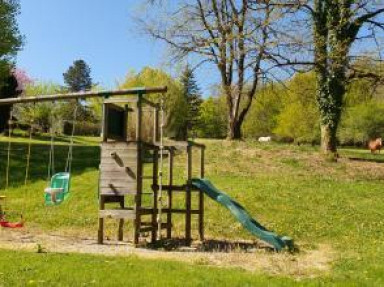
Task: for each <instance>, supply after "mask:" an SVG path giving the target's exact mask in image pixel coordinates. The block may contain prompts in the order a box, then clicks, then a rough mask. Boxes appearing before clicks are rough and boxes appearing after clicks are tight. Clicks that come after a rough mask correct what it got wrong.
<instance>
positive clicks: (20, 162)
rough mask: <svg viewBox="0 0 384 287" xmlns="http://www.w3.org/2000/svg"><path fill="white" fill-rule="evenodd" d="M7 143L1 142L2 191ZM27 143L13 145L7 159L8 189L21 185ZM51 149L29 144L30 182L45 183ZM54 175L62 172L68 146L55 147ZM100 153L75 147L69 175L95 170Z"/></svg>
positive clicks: (90, 148) (82, 147)
mask: <svg viewBox="0 0 384 287" xmlns="http://www.w3.org/2000/svg"><path fill="white" fill-rule="evenodd" d="M7 147H8V143H5V142H0V189H1V188H4V187H5V180H6V167H7ZM27 153H28V144H27V143H12V147H11V155H10V167H9V168H10V178H9V183H10V186H14V187H17V186H19V185H22V184H24V178H25V169H26V165H27ZM49 154H50V146H49V144H36V143H34V144H32V145H31V159H30V172H29V181H30V182H35V181H37V180H46V179H47V176H48V164H49ZM54 156H55V164H54V167H55V172H63V171H65V166H66V161H67V156H68V146H67V145H58V146H55V149H54ZM99 163H100V150H99V147H98V146H89V145H88V146H74V147H73V161H72V172H71V173H72V174H74V175H76V174H81V173H83V172H84V171H85V170H87V169H98V167H99Z"/></svg>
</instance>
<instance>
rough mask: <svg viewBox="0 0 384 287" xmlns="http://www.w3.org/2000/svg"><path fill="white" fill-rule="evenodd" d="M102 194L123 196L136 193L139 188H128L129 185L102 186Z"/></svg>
mask: <svg viewBox="0 0 384 287" xmlns="http://www.w3.org/2000/svg"><path fill="white" fill-rule="evenodd" d="M100 194H101V195H104V196H105V195H107V196H108V195H112V196H123V195H136V194H137V190H136V186H135V187H132V188H131V189H127V187H121V188H118V187H100Z"/></svg>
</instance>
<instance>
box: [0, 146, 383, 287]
mask: <svg viewBox="0 0 384 287" xmlns="http://www.w3.org/2000/svg"><path fill="white" fill-rule="evenodd" d="M78 140H79V142H78V146H76V148H75V149H74V153H75V156H74V158H75V160H74V170H73V174H74V178H73V182H72V195H71V197H70V198H69V199H68V201H66V202H64V203H63V204H62V205H61V206H59V207H53V208H46V207H44V204H43V190H44V187H45V185H46V174H47V163H48V152H49V146H48V143H47V142H46V141H45V139H42V140H37V141H34V143H33V148H32V162H31V164H32V170H31V177H30V182H29V184H28V186H27V188H24V187H23V175H24V169H23V168H24V167H25V152H26V142H25V138H24V139H23V138H21V139H19V138H17V139H15V143H14V144H13V147H14V149H15V150H14V151H13V154H12V172H11V174H12V177H11V182H12V185H13V187H12V188H10V189H9V190H8V191H6V193H7V195H8V197H9V200H8V202H7V207H8V208H9V209H13V210H16V211H24V214H25V217H26V219H27V229H30V230H33V229H38V230H42V231H45V232H60V233H66V234H67V233H70V234H86V235H88V236H92V237H96V230H97V178H98V171H97V169H98V165H99V148H98V146H97V144H96V143H97V141H96V140H95V139H88V138H82V139H78ZM203 142H204V143H205V144H206V145H207V154H206V161H207V162H206V163H207V164H206V175H207V177H208V178H209V179H210V180H211V181H212V182H213V183H214V184H215V185H217V186H218V187H219V188H220V189H222V190H223V191H225V192H227V193H228V194H229V195H231V196H232V197H233V198H235V199H236V200H237V201H238V202H240V203H241V204H242V205H244V206H245V207H246V208H247V210H248V211H249V212H250V213H251V214H252V215H254V216H255V218H256V219H257V220H259V221H260V222H261V223H262V224H264V225H266V226H267V227H268V228H270V229H272V230H274V231H276V232H277V233H279V234H282V235H288V236H290V237H292V238H294V239H295V241H296V242H297V244H298V246H299V248H300V249H301V251H302V252H306V251H309V250H312V249H318V248H319V246H321V245H326V246H329V247H330V248H331V249H332V250H333V252H334V256H333V257H334V258H333V263H332V266H331V273H330V274H327V275H322V276H320V277H319V278H316V279H313V280H304V281H300V282H301V283H302V284H304V285H307V284H313V285H316V286H317V285H318V284H322V283H324V284H330V283H333V284H340V285H343V284H346V283H349V284H352V283H354V284H356V285H367V286H373V285H377V286H380V285H383V284H384V242H383V240H382V238H383V237H384V219H383V216H382V214H383V210H384V201H383V200H382V198H383V183H384V166H383V165H382V163H384V155H371V154H370V153H369V152H368V151H366V150H362V149H352V148H348V149H342V150H341V151H340V154H341V160H340V161H339V162H338V163H332V162H327V161H325V160H323V159H322V158H321V156H320V155H319V154H318V152H317V150H318V149H317V147H311V146H300V147H297V146H290V145H280V144H274V143H271V144H264V145H261V144H259V143H256V142H226V141H215V140H205V141H203ZM0 150H1V151H2V152H1V153H0V156H1V160H0V173H1V174H4V172H5V162H6V160H5V159H6V152H4V151H5V150H6V139H5V138H0ZM66 152H67V146H66V144H65V141H63V142H62V143H61V145H58V146H57V147H56V159H57V168H56V170H57V171H61V170H62V169H63V168H64V164H65V156H66ZM194 159H195V160H196V162H197V160H198V154H197V153H196V154H195V155H194ZM176 166H177V167H178V169H177V172H176V174H175V176H176V182H179V183H181V182H182V180H183V177H184V176H185V171H184V167H185V155H182V154H181V155H178V156H177V157H176ZM195 166H198V165H197V164H196V165H195ZM150 169H151V166H150V164H148V165H147V167H146V169H145V172H146V173H149V172H150ZM197 172H198V170H197V168H196V170H195V175H197V174H198V173H197ZM148 186H149V183H147V188H148ZM0 187H4V176H1V178H0ZM0 192H1V191H0ZM146 202H149V199H148V200H147V201H146ZM176 204H178V205H181V204H182V198H178V199H176ZM205 210H206V217H205V218H206V235H207V236H208V237H209V238H221V239H240V238H241V239H252V237H251V236H250V235H249V234H248V233H247V232H246V231H245V230H243V229H242V228H241V226H240V225H239V224H238V223H236V222H235V221H234V219H233V218H232V217H231V216H230V215H229V213H228V211H226V210H225V209H223V208H222V207H220V206H219V205H218V204H216V203H215V202H213V201H211V200H209V199H207V200H206V209H205ZM195 224H196V223H195ZM174 225H175V229H176V232H175V234H176V235H182V234H183V229H182V228H183V220H182V217H177V218H176V221H175V223H174ZM112 227H113V226H112V225H111V224H109V231H107V233H108V232H113V233H111V234H112V235H114V234H115V231H114V230H113V229H112ZM127 227H128V228H129V227H130V225H128V226H127ZM112 230H113V231H112ZM196 235H197V234H196V232H195V233H194V236H196ZM10 256H12V257H14V258H20V262H23V264H24V263H25V264H24V265H22V266H24V267H22V266H19V265H18V264H16V263H12V264H10V265H9V267H7V266H5V267H3V266H4V264H5V263H0V286H1V284H2V283H1V282H2V281H1V280H9V281H4V285H6V286H14V284H13V283H14V282H16V283H17V282H18V281H15V280H17V274H18V272H21V271H22V270H23V268H27V267H26V266H34V267H31V268H32V270H33V271H31V272H30V273H28V272H27V273H26V274H31V276H29V275H28V276H29V277H28V276H27V275H25V278H24V277H23V280H25V281H22V282H27V280H34V283H36V284H37V283H38V282H37V280H40V279H39V278H43V279H44V276H43V275H44V273H47V274H48V275H47V276H48V279H47V281H46V282H48V283H52V282H57V280H56V279H55V276H54V275H55V274H56V273H55V272H62V273H63V274H60V276H59V278H60V280H61V281H60V282H62V284H63V285H65V286H68V285H81V284H82V283H90V282H92V280H95V282H96V285H97V284H101V283H100V282H102V281H103V280H108V279H107V278H108V276H107V275H108V274H102V273H103V270H109V269H108V268H110V267H109V266H110V265H111V264H112V263H110V262H114V263H113V264H112V265H113V266H114V268H113V270H114V271H115V270H116V273H114V275H113V276H112V277H111V279H110V281H109V282H110V283H108V281H105V282H106V283H105V285H103V286H108V284H113V282H133V283H135V284H136V283H137V284H138V283H139V282H142V281H140V280H144V278H140V274H146V276H148V277H149V278H150V279H148V281H147V284H148V285H153V284H151V283H153V282H155V281H151V280H156V278H157V277H160V278H161V279H158V280H160V281H158V282H159V284H158V285H166V282H168V283H169V282H172V284H173V282H175V285H178V284H177V283H180V282H184V285H185V284H191V285H198V284H200V285H212V284H213V283H217V285H224V286H228V285H230V286H236V285H239V286H246V285H247V284H249V285H254V284H257V283H258V284H261V285H262V284H264V285H265V284H266V283H270V284H272V285H274V284H276V285H290V284H289V283H293V282H294V281H292V280H293V279H292V280H291V279H287V278H284V277H279V276H274V277H273V278H272V279H271V278H270V277H269V276H267V275H263V274H250V273H246V272H243V271H239V270H230V271H226V270H220V269H215V268H206V267H201V266H197V265H187V264H181V263H172V262H160V261H153V260H142V259H138V258H135V257H132V258H131V257H130V258H125V259H124V258H108V259H106V258H103V257H96V256H84V255H65V256H59V255H55V254H49V255H37V254H29V253H21V252H20V253H14V252H1V253H0V262H4V260H5V259H6V258H7V257H10ZM3 258H4V260H3ZM22 260H24V261H22ZM6 261H7V262H8V260H6ZM15 261H17V260H15ZM48 261H49V262H52V263H50V264H53V266H61V265H63V266H64V267H63V271H57V268H56V267H55V268H51V269H50V268H49V267H47V268H48V271H44V270H45V266H48V263H47V262H48ZM106 261H108V262H106ZM90 262H92V264H95V265H94V266H95V268H93V267H92V266H93V265H92V264H91V263H90ZM1 264H3V266H1ZM124 265H125V266H129V268H128V267H126V268H124V267H120V266H124ZM172 266H173V267H172ZM96 267H97V268H99V270H102V271H101V272H95V270H97V268H96ZM120 268H121V269H120ZM135 268H138V269H135ZM140 268H141V269H140ZM173 268H174V269H173ZM3 270H6V271H3ZM80 270H81V271H80ZM135 270H144V271H143V272H135ZM66 272H68V273H71V274H72V272H73V274H78V276H67V277H69V278H65V277H66V276H64V273H66ZM80 272H81V274H80ZM1 273H3V274H1ZM106 273H108V272H107V271H106ZM137 273H139V274H137ZM4 274H11V275H10V276H9V277H10V278H11V279H4V278H8V275H7V276H5V275H4ZM12 274H13V275H12ZM56 275H57V274H56ZM157 275H162V276H157ZM117 277H119V278H117ZM120 277H121V278H120ZM172 278H173V279H172ZM185 278H191V280H189V279H188V280H185ZM171 279H172V280H173V281H172V280H171ZM12 280H13V281H12ZM55 280H56V281H55ZM73 280H75V281H73ZM114 280H115V281H114ZM116 280H121V281H116ZM129 280H132V281H129ZM162 280H163V281H162ZM185 281H186V282H185ZM20 282H21V281H20ZM20 282H19V283H20ZM223 282H224V283H223ZM230 283H231V284H230ZM232 283H233V284H232ZM296 283H297V282H296ZM135 284H132V285H135ZM137 284H136V285H137ZM226 284H227V285H226ZM16 285H17V284H16ZM19 285H23V284H19ZM117 285H119V284H117Z"/></svg>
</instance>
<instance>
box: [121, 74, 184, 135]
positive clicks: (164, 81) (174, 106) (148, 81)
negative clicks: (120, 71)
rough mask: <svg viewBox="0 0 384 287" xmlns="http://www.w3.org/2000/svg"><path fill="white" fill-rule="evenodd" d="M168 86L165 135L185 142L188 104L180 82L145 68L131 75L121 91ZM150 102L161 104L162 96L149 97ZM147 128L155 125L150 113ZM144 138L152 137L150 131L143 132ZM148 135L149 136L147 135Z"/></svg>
mask: <svg viewBox="0 0 384 287" xmlns="http://www.w3.org/2000/svg"><path fill="white" fill-rule="evenodd" d="M143 86H144V87H151V86H152V87H153V86H167V87H168V91H167V94H166V95H165V97H164V105H163V107H164V111H165V135H166V136H168V137H170V138H174V139H176V140H183V139H184V138H183V136H184V133H185V126H186V116H185V115H186V114H187V103H186V99H185V98H184V97H183V94H182V87H181V84H180V82H179V81H176V80H175V79H173V78H172V77H171V76H170V75H168V74H167V73H165V72H164V71H162V70H160V69H154V68H150V67H145V68H144V69H142V70H141V72H140V73H134V72H132V73H130V74H128V75H127V77H126V79H125V80H124V82H123V83H122V84H120V85H119V88H120V89H127V88H133V87H143ZM146 97H147V98H148V99H149V100H152V101H154V102H157V103H160V95H155V94H151V95H147V96H146ZM144 122H145V123H148V124H144V126H145V127H150V126H152V125H153V121H152V120H151V118H150V115H149V113H145V114H144ZM143 134H144V136H147V135H148V136H150V131H149V130H143ZM146 134H147V135H146Z"/></svg>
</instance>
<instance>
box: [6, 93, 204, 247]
mask: <svg viewBox="0 0 384 287" xmlns="http://www.w3.org/2000/svg"><path fill="white" fill-rule="evenodd" d="M166 92H167V87H152V88H133V89H128V90H117V91H103V92H79V93H67V94H57V95H47V96H36V97H20V98H11V99H3V100H0V105H8V106H13V105H15V104H24V103H36V102H55V101H58V100H63V101H68V100H79V99H87V98H103V99H104V100H103V120H102V142H101V146H100V149H101V153H100V177H99V191H98V192H99V227H98V243H99V244H102V243H103V241H104V227H105V219H107V218H112V219H116V220H118V222H119V225H118V226H119V227H118V234H117V237H118V240H120V241H121V240H123V233H124V230H123V228H124V221H126V220H131V221H133V238H134V244H135V245H137V244H139V241H140V238H141V236H142V235H143V234H148V233H150V234H151V236H150V237H151V242H152V243H154V242H155V241H156V240H158V239H161V238H162V237H163V236H164V237H165V238H167V239H171V238H172V225H173V224H172V223H173V222H172V221H173V220H172V216H173V215H174V214H182V215H184V216H185V242H186V244H187V245H188V244H190V243H191V241H192V215H196V216H197V217H198V231H199V236H200V239H201V240H203V239H204V193H203V192H202V191H200V190H198V189H197V188H195V187H193V185H192V181H191V180H192V168H193V166H192V151H193V149H199V150H200V174H199V175H198V177H201V178H203V177H204V150H205V146H204V145H201V144H197V143H194V142H189V141H188V142H172V144H164V142H163V126H164V121H163V108H162V106H161V105H160V104H159V103H154V102H151V101H150V100H148V99H147V98H146V97H145V96H146V95H149V94H161V95H162V96H164V94H165V93H166ZM117 96H120V97H117ZM158 99H159V100H160V97H159V98H158ZM148 112H149V113H152V118H153V121H152V122H150V123H148V121H144V120H143V114H144V113H148ZM132 124H133V125H132ZM148 125H150V126H151V127H150V128H151V131H152V132H151V136H148V135H147V136H144V134H143V130H144V128H146V129H148ZM129 128H130V130H129ZM176 151H178V152H180V151H183V152H186V154H187V157H186V158H187V162H186V167H185V168H186V178H185V183H184V184H182V185H175V184H174V180H173V179H174V157H175V152H176ZM148 158H150V160H148ZM164 158H166V159H167V160H168V164H167V184H164V178H163V175H164V171H163V160H164ZM144 164H152V174H151V175H150V176H144V172H143V171H144ZM146 180H148V181H151V188H150V190H144V184H143V182H144V181H146ZM174 193H179V194H180V193H182V194H184V195H185V200H184V202H185V206H184V208H180V207H179V208H175V207H174V206H173V195H174ZM145 196H147V197H148V196H149V197H150V198H151V204H150V205H149V206H148V204H147V205H146V206H145V205H144V200H143V198H144V197H145ZM193 196H197V201H198V207H197V208H195V209H193V208H192V199H193ZM164 198H166V200H164ZM132 199H133V200H132ZM127 202H133V204H127ZM146 202H148V200H147V201H146ZM112 203H114V204H115V205H116V204H119V206H120V208H117V209H116V208H115V207H113V208H111V207H110V206H111V205H110V204H112ZM163 231H164V234H163V233H162V232H163Z"/></svg>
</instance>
